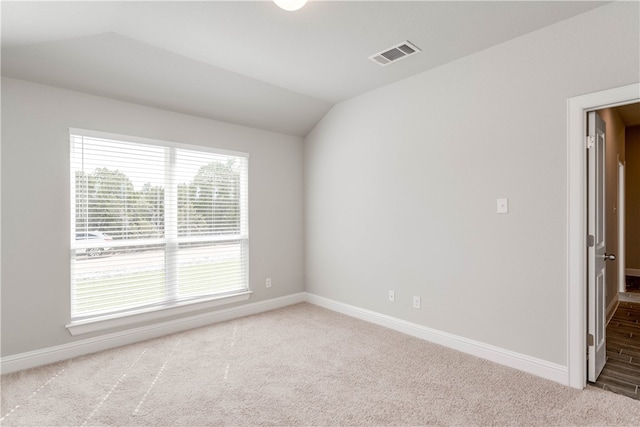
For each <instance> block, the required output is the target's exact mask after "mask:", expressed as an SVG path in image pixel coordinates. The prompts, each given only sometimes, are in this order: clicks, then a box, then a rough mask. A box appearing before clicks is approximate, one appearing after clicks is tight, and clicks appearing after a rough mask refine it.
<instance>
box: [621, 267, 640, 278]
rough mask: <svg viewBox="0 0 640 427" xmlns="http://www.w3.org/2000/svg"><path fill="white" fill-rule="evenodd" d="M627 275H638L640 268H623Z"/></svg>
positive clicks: (639, 274)
mask: <svg viewBox="0 0 640 427" xmlns="http://www.w3.org/2000/svg"><path fill="white" fill-rule="evenodd" d="M624 274H626V275H627V276H633V277H640V270H639V269H637V268H627V269H625V270H624Z"/></svg>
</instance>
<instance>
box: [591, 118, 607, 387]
mask: <svg viewBox="0 0 640 427" xmlns="http://www.w3.org/2000/svg"><path fill="white" fill-rule="evenodd" d="M587 123H588V140H587V147H588V150H587V151H588V154H587V158H588V162H587V163H588V164H587V175H588V180H587V181H588V195H587V203H588V212H589V213H588V218H587V228H588V234H589V236H588V239H587V240H588V249H587V253H588V256H587V268H588V274H587V281H588V286H587V287H588V301H589V303H588V305H589V312H588V316H587V317H588V333H589V336H588V339H587V344H588V354H589V363H588V379H589V381H592V382H595V381H596V379H597V378H598V376H599V375H600V372H602V369H603V368H604V364H605V362H606V360H607V354H606V351H607V346H606V340H605V323H606V319H605V315H606V314H605V313H606V307H605V304H606V295H605V290H606V277H607V274H606V272H607V271H606V259H607V257H608V255H607V254H606V245H605V242H606V240H605V224H606V222H605V153H606V151H605V143H606V141H605V123H604V121H603V120H602V119H601V118H600V116H599V115H598V114H597V113H596V112H595V111H592V112H590V113H589V114H588V120H587Z"/></svg>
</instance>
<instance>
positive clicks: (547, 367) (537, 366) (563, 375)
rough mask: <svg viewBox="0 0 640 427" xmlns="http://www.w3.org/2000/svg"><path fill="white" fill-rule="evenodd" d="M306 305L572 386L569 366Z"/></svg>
mask: <svg viewBox="0 0 640 427" xmlns="http://www.w3.org/2000/svg"><path fill="white" fill-rule="evenodd" d="M306 300H307V302H309V303H311V304H314V305H317V306H320V307H324V308H327V309H329V310H332V311H336V312H338V313H342V314H346V315H347V316H351V317H355V318H357V319H361V320H365V321H367V322H370V323H374V324H376V325H380V326H384V327H387V328H390V329H393V330H396V331H399V332H403V333H405V334H408V335H411V336H414V337H417V338H420V339H423V340H425V341H429V342H433V343H435V344H439V345H442V346H444V347H448V348H451V349H453V350H458V351H461V352H463V353H467V354H470V355H472V356H476V357H480V358H482V359H486V360H490V361H492V362H495V363H498V364H501V365H505V366H508V367H511V368H514V369H518V370H520V371H524V372H527V373H530V374H533V375H537V376H539V377H542V378H545V379H548V380H551V381H555V382H558V383H560V384H563V385H568V384H569V371H568V369H567V367H566V366H562V365H558V364H556V363H551V362H547V361H545V360H541V359H538V358H535V357H531V356H527V355H524V354H520V353H516V352H514V351H510V350H506V349H503V348H500V347H496V346H493V345H489V344H486V343H483V342H479V341H475V340H471V339H468V338H464V337H460V336H457V335H453V334H450V333H447V332H442V331H438V330H436V329H432V328H428V327H426V326H422V325H418V324H416V323H411V322H407V321H405V320H402V319H398V318H395V317H391V316H388V315H385V314H381V313H377V312H375V311H371V310H367V309H363V308H360V307H355V306H352V305H349V304H345V303H342V302H338V301H334V300H331V299H328V298H325V297H321V296H318V295H315V294H311V293H307V294H306Z"/></svg>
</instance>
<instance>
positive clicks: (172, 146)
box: [66, 128, 252, 335]
mask: <svg viewBox="0 0 640 427" xmlns="http://www.w3.org/2000/svg"><path fill="white" fill-rule="evenodd" d="M73 136H81V137H87V138H96V139H106V140H114V141H122V142H130V143H134V144H145V145H151V146H155V147H162V148H167V149H169V152H170V154H169V157H173V158H175V155H176V151H178V150H188V151H192V152H193V151H195V152H205V153H211V154H217V155H223V156H232V157H239V158H245V159H246V160H245V161H246V171H245V172H244V173H242V174H240V179H241V180H244V181H245V182H242V183H241V185H240V188H241V189H244V190H245V191H246V193H245V194H244V195H242V196H241V197H240V212H241V213H240V216H241V217H244V220H242V219H241V220H240V230H239V234H238V236H239V240H240V245H241V247H242V248H244V249H241V250H245V251H246V254H245V257H246V259H245V262H244V263H243V264H242V271H241V275H242V282H243V283H244V284H245V286H244V289H242V290H234V291H231V292H229V291H227V292H221V293H217V294H210V295H207V296H204V297H203V296H200V297H194V298H190V299H189V298H187V299H179V298H176V297H175V295H169V294H165V298H164V300H163V303H162V304H160V305H155V306H145V307H140V308H133V309H129V310H126V311H119V312H114V313H107V314H97V315H90V316H82V317H80V316H78V317H75V318H74V317H73V315H74V313H73V304H74V282H73V277H70V279H71V280H70V283H69V289H70V310H69V316H70V322H69V323H68V324H67V325H66V328H67V329H68V330H69V332H70V333H71V334H72V335H79V334H84V333H90V332H95V331H100V330H105V329H111V328H116V327H121V326H127V325H132V324H135V323H141V322H148V321H154V320H158V319H162V318H165V317H169V316H174V315H179V314H184V313H189V312H195V311H199V310H204V309H208V308H212V307H218V306H221V305H226V304H232V303H236V302H241V301H246V300H247V299H249V297H250V295H251V294H252V291H251V289H250V281H249V242H250V240H249V196H248V191H249V183H248V180H249V154H248V153H244V152H238V151H231V150H225V149H218V148H213V147H210V146H201V145H192V144H184V143H178V142H173V141H166V140H158V139H151V138H143V137H137V136H131V135H122V134H116V133H110V132H101V131H95V130H87V129H80V128H69V140H70V145H69V149H70V153H69V156H68V158H69V161H70V164H69V171H70V180H73V179H74V178H73V176H74V166H73V164H72V163H71V162H72V160H71V159H72V151H71V150H72V145H73V144H74V141H73ZM167 168H172V165H167V166H165V173H167V172H169V175H172V174H173V172H171V171H168V169H167ZM173 187H176V188H173ZM73 188H74V187H73V181H71V182H70V183H69V189H70V190H69V191H70V203H69V206H70V217H69V219H70V220H69V224H70V233H69V235H70V239H71V241H70V244H69V248H70V249H71V251H70V260H69V266H70V268H71V271H70V274H71V275H73V265H74V262H75V260H74V255H73V254H74V251H75V249H76V248H75V247H74V243H75V240H74V237H73V236H75V234H76V233H77V230H76V229H75V218H76V215H75V196H74V193H73ZM165 192H166V193H171V192H174V199H173V200H174V201H175V206H169V205H170V204H167V203H165V205H164V209H165V213H164V215H165V235H164V237H163V238H161V240H162V241H163V242H165V243H166V244H167V246H169V245H175V246H176V248H175V249H174V251H175V252H176V253H177V245H178V243H179V241H180V239H181V238H180V237H178V235H177V234H176V235H175V236H173V235H171V232H169V235H167V228H172V227H173V228H175V230H174V231H176V230H177V227H178V223H177V221H178V215H177V210H178V198H177V193H176V192H177V183H176V182H175V181H174V180H173V178H172V177H171V176H170V177H169V178H168V180H167V182H165ZM167 199H168V197H167V195H165V201H166V200H167ZM169 221H175V222H176V223H175V224H171V225H167V222H169ZM173 234H175V233H173ZM210 238H211V240H222V241H224V239H216V238H215V237H214V235H213V234H212V235H211V236H210ZM149 240H151V239H149ZM156 240H157V239H156ZM165 251H167V250H166V249H165ZM165 253H166V252H165ZM174 256H176V255H175V254H174ZM164 268H165V271H166V269H167V268H172V267H168V266H166V265H165V267H164Z"/></svg>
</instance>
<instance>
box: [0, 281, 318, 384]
mask: <svg viewBox="0 0 640 427" xmlns="http://www.w3.org/2000/svg"><path fill="white" fill-rule="evenodd" d="M305 298H306V295H305V293H304V292H300V293H297V294H293V295H287V296H284V297H281V298H274V299H270V300H266V301H260V302H255V303H249V304H244V305H240V306H237V307H231V308H227V309H223V310H218V311H215V312H212V313H203V314H198V315H195V316H189V317H185V318H181V319H176V320H171V321H167V322H162V323H157V324H153V325H148V326H142V327H139V328H135V329H130V330H126V331H122V332H115V333H111V334H107V335H102V336H99V337H95V338H88V339H83V340H79V341H74V342H72V343H68V344H62V345H58V346H55V347H48V348H44V349H40V350H35V351H29V352H26V353H19V354H15V355H11V356H7V357H3V358H1V359H0V372H2V373H3V374H6V373H9V372H15V371H20V370H23V369H28V368H34V367H36V366H42V365H47V364H49V363H54V362H59V361H61V360H66V359H70V358H72V357H78V356H83V355H85V354H90V353H95V352H97V351H101V350H107V349H110V348H115V347H120V346H123V345H127V344H132V343H135V342H139V341H144V340H148V339H151V338H157V337H161V336H164V335H168V334H173V333H176V332H182V331H186V330H189V329H193V328H199V327H201V326H207V325H210V324H213V323H217V322H224V321H226V320H231V319H236V318H239V317H244V316H249V315H252V314H258V313H262V312H265V311H269V310H274V309H277V308H281V307H285V306H288V305H292V304H297V303H300V302H304V301H305Z"/></svg>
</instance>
